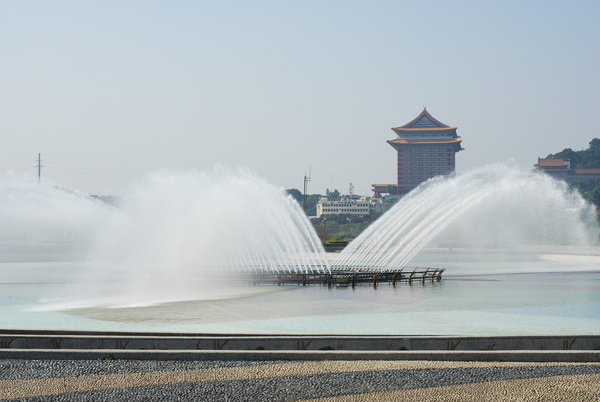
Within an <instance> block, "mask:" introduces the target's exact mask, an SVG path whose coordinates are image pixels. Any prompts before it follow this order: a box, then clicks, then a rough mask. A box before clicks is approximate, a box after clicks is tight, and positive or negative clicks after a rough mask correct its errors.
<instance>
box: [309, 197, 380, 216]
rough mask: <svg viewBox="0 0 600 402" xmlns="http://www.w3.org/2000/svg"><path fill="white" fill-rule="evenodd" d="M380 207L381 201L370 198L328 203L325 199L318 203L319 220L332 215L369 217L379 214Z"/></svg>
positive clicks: (344, 199)
mask: <svg viewBox="0 0 600 402" xmlns="http://www.w3.org/2000/svg"><path fill="white" fill-rule="evenodd" d="M380 206H381V201H380V200H373V199H371V198H368V197H360V198H359V199H357V200H355V199H350V198H342V199H341V200H340V201H328V200H327V198H325V197H323V198H321V199H320V200H319V202H317V218H319V217H321V216H322V215H332V214H350V215H361V216H362V215H369V214H373V213H375V212H379V211H380Z"/></svg>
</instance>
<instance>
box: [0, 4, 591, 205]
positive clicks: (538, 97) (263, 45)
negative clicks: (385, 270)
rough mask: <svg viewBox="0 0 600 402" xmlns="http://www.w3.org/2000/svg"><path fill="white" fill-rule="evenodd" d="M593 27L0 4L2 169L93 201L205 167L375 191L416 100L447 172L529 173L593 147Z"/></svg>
mask: <svg viewBox="0 0 600 402" xmlns="http://www.w3.org/2000/svg"><path fill="white" fill-rule="evenodd" d="M599 21H600V2H599V1H596V0H594V1H578V0H574V1H568V2H567V1H495V2H490V1H376V0H369V1H348V0H343V1H341V0H340V1H327V0H319V1H308V0H303V1H294V2H292V1H178V0H172V1H146V0H144V1H106V0H103V1H99V0H98V1H80V0H77V1H75V0H73V1H60V0H53V1H42V0H39V1H29V0H0V132H1V133H2V139H3V143H2V146H0V174H3V173H4V172H8V171H11V170H12V171H15V172H19V173H25V174H31V175H35V174H37V169H36V168H35V166H36V159H37V155H38V153H41V155H42V165H43V166H44V167H43V168H42V177H43V179H49V180H52V181H54V182H57V183H59V184H61V185H64V186H67V187H72V188H75V189H78V190H81V191H84V192H87V193H91V194H120V193H121V192H122V191H123V190H124V189H125V188H126V186H127V185H128V183H129V182H130V181H131V180H135V178H136V177H139V176H141V175H144V174H147V173H148V172H151V171H154V170H158V169H164V168H174V169H198V170H204V169H210V168H211V167H213V166H214V165H216V164H221V165H225V166H234V167H235V166H243V167H246V168H248V169H250V170H252V171H254V172H255V173H256V174H257V175H258V176H260V177H262V178H264V179H265V180H267V181H268V182H270V183H272V184H274V185H277V186H281V187H285V188H298V189H300V190H301V189H302V186H303V176H304V174H305V173H308V172H309V169H311V171H312V181H311V183H310V186H309V192H310V193H324V192H325V190H326V189H327V188H330V189H332V190H333V189H334V188H337V189H339V190H340V192H342V193H347V192H348V185H349V183H350V182H352V183H353V184H354V186H355V193H358V194H371V193H370V186H371V184H373V183H395V182H396V174H395V163H396V162H395V158H396V155H395V151H394V149H393V148H392V147H391V146H389V145H388V144H387V143H386V140H390V139H394V138H395V135H394V133H393V132H392V131H391V130H390V128H391V127H397V126H400V125H403V124H405V123H407V122H409V121H410V120H412V119H413V118H414V117H416V116H417V114H419V113H420V112H421V110H422V108H423V106H427V110H428V111H429V112H430V113H431V114H432V115H433V116H434V117H435V118H436V119H438V120H440V121H441V122H443V123H445V124H448V125H451V126H458V134H459V135H460V136H461V137H462V139H463V147H464V148H465V151H462V152H460V153H458V154H457V163H456V166H457V171H458V172H461V171H467V170H470V169H473V168H475V167H479V166H482V165H485V164H488V163H491V162H502V161H507V160H510V159H514V160H515V161H516V162H517V163H519V164H521V165H524V166H528V167H532V166H533V165H534V164H535V163H536V162H537V157H538V156H542V157H543V156H546V155H547V154H549V153H554V152H558V151H560V150H562V149H563V148H573V149H574V150H579V149H583V148H586V147H587V144H588V143H589V141H590V140H591V139H592V138H594V137H600V129H599V127H600V124H599V123H600V113H599V110H600V95H599V94H600V22H599ZM232 191H233V189H232Z"/></svg>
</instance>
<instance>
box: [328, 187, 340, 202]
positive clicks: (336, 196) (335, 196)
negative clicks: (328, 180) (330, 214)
mask: <svg viewBox="0 0 600 402" xmlns="http://www.w3.org/2000/svg"><path fill="white" fill-rule="evenodd" d="M340 198H341V197H340V192H339V191H337V189H336V190H333V191H331V192H329V193H328V194H327V201H339V200H340Z"/></svg>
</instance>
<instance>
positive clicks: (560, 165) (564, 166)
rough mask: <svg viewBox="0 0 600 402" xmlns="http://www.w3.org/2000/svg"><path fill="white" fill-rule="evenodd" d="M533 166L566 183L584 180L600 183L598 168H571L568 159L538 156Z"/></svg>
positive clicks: (599, 170)
mask: <svg viewBox="0 0 600 402" xmlns="http://www.w3.org/2000/svg"><path fill="white" fill-rule="evenodd" d="M534 167H536V168H537V169H538V170H541V171H542V172H544V173H546V174H549V175H550V176H552V177H554V178H555V179H558V180H564V181H566V182H567V183H571V182H574V181H586V180H591V181H594V182H596V183H600V169H589V168H581V169H578V168H573V167H571V161H570V160H569V159H560V158H538V163H537V164H536V165H534Z"/></svg>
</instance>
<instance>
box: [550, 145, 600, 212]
mask: <svg viewBox="0 0 600 402" xmlns="http://www.w3.org/2000/svg"><path fill="white" fill-rule="evenodd" d="M547 158H559V159H569V160H571V168H581V169H594V168H596V169H597V168H600V139H598V138H594V139H593V140H591V141H590V144H589V147H588V148H587V149H583V150H581V151H573V150H572V149H571V148H565V149H563V150H562V151H560V152H558V153H555V154H550V155H548V156H547ZM569 186H570V187H571V188H573V189H575V190H577V191H579V193H580V194H581V195H582V196H583V198H585V199H586V200H588V201H589V202H591V203H592V204H594V205H596V207H600V183H597V182H595V181H594V180H579V181H573V182H571V183H569ZM599 213H600V211H599Z"/></svg>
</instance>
